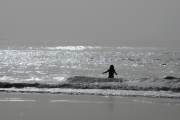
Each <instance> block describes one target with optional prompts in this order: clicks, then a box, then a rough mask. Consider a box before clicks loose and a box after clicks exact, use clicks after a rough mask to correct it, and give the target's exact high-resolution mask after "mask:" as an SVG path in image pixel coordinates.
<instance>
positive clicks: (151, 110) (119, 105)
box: [0, 93, 180, 120]
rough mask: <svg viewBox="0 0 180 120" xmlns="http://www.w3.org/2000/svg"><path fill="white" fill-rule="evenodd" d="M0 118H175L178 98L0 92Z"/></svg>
mask: <svg viewBox="0 0 180 120" xmlns="http://www.w3.org/2000/svg"><path fill="white" fill-rule="evenodd" d="M0 105H1V108H0V115H1V118H2V119H3V120H11V119H15V120H17V119H18V120H24V119H26V120H32V119H34V120H35V119H38V120H49V119H51V120H57V119H63V120H65V119H66V120H92V119H94V120H117V119H123V120H131V119H133V120H140V119H146V120H160V119H163V120H177V119H178V118H179V117H180V114H179V110H180V99H169V98H147V97H122V96H98V95H63V94H38V93H36V94H32V93H31V94H28V93H0Z"/></svg>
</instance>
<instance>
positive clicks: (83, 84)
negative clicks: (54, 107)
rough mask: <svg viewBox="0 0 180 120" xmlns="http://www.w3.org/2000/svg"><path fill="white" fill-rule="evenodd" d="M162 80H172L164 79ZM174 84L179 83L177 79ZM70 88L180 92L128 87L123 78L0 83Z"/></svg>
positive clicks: (1, 85)
mask: <svg viewBox="0 0 180 120" xmlns="http://www.w3.org/2000/svg"><path fill="white" fill-rule="evenodd" d="M164 79H173V78H172V77H165V78H164ZM174 79H176V83H177V82H180V79H179V78H174ZM26 87H33V88H70V89H109V90H134V91H171V92H180V87H179V86H172V85H166V86H165V85H162V86H138V85H128V80H124V79H123V78H118V79H112V78H93V77H84V76H75V77H70V78H68V79H67V80H66V81H65V82H60V83H58V84H57V83H56V84H55V83H53V84H51V83H48V84H45V83H10V82H0V88H26Z"/></svg>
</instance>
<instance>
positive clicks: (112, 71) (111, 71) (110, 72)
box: [102, 65, 117, 78]
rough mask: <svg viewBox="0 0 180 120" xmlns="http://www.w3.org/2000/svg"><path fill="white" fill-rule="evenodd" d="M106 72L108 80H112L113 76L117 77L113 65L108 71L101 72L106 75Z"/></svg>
mask: <svg viewBox="0 0 180 120" xmlns="http://www.w3.org/2000/svg"><path fill="white" fill-rule="evenodd" d="M107 72H109V76H108V78H114V74H116V75H117V73H116V71H115V69H114V66H113V65H111V66H110V67H109V69H108V70H107V71H105V72H103V73H102V74H104V73H107Z"/></svg>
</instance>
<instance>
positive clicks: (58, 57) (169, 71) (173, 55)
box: [0, 46, 180, 98]
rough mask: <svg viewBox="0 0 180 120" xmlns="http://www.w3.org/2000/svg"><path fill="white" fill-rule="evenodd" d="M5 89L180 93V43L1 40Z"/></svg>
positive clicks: (0, 74) (0, 75) (1, 88)
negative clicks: (37, 43)
mask: <svg viewBox="0 0 180 120" xmlns="http://www.w3.org/2000/svg"><path fill="white" fill-rule="evenodd" d="M110 65H114V67H115V70H116V72H117V74H118V75H115V76H114V77H115V78H108V74H102V72H104V71H106V70H108V69H109V67H110ZM0 92H8V93H51V94H75V95H102V96H137V97H138V96H142V97H158V98H180V49H178V48H152V47H101V46H56V47H48V46H37V47H36V46H32V47H29V46H1V47H0Z"/></svg>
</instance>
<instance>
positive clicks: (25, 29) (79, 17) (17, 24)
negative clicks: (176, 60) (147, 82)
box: [0, 0, 180, 47]
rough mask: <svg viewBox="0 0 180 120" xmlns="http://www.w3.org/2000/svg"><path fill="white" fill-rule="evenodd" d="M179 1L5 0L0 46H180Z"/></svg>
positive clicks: (2, 2) (0, 14) (0, 12)
mask: <svg viewBox="0 0 180 120" xmlns="http://www.w3.org/2000/svg"><path fill="white" fill-rule="evenodd" d="M179 6H180V0H0V17H1V18H0V42H3V41H4V42H5V41H6V42H7V41H8V42H11V41H26V42H27V43H28V42H29V41H31V42H32V41H33V42H38V41H39V42H40V41H41V42H42V41H43V42H46V41H52V43H53V42H54V43H56V45H102V46H141V47H142V46H152V47H157V46H161V47H163V46H168V47H180V7H179Z"/></svg>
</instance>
